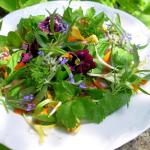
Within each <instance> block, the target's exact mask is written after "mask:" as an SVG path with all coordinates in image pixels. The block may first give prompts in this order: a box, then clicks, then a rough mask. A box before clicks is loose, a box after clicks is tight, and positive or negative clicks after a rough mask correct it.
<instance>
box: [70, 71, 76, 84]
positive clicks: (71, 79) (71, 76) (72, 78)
mask: <svg viewBox="0 0 150 150" xmlns="http://www.w3.org/2000/svg"><path fill="white" fill-rule="evenodd" d="M69 82H70V83H72V84H74V83H75V80H74V77H73V74H72V73H71V74H69Z"/></svg>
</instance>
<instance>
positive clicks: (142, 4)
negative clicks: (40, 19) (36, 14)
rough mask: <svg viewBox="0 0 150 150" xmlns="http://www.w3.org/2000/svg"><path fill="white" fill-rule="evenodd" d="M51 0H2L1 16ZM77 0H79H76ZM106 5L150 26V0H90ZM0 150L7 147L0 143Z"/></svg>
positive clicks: (0, 4)
mask: <svg viewBox="0 0 150 150" xmlns="http://www.w3.org/2000/svg"><path fill="white" fill-rule="evenodd" d="M47 1H51V0H0V18H2V17H3V16H5V15H7V14H8V13H10V12H12V11H14V10H17V9H20V8H25V7H27V6H31V5H34V4H37V3H41V2H47ZM76 1H77V0H76ZM90 1H95V2H99V3H102V4H104V5H107V6H110V7H114V8H117V9H121V10H124V11H126V12H128V13H130V14H132V15H133V16H135V17H137V18H138V19H139V20H141V21H142V22H143V23H144V24H145V25H146V26H147V27H149V28H150V0H90ZM0 150H7V148H6V147H5V146H3V145H1V144H0Z"/></svg>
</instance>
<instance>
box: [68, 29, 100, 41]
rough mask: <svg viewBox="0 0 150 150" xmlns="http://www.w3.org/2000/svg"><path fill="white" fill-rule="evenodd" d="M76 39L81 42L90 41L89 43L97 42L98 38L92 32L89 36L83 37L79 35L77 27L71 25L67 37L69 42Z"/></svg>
mask: <svg viewBox="0 0 150 150" xmlns="http://www.w3.org/2000/svg"><path fill="white" fill-rule="evenodd" d="M78 40H79V41H82V42H85V43H91V44H96V43H98V38H97V36H96V35H94V34H92V35H90V36H89V37H87V38H85V37H83V36H82V35H81V33H80V31H79V29H78V27H76V26H73V27H72V30H71V33H70V36H69V37H68V41H69V42H74V41H78Z"/></svg>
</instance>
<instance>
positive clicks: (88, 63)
mask: <svg viewBox="0 0 150 150" xmlns="http://www.w3.org/2000/svg"><path fill="white" fill-rule="evenodd" d="M69 67H70V69H71V70H72V71H74V72H76V73H83V74H86V73H87V72H88V71H89V70H91V69H94V68H96V63H95V62H94V61H93V57H92V56H91V55H90V54H89V51H88V50H87V49H84V50H79V51H76V52H75V54H74V56H73V59H72V60H71V61H70V62H69Z"/></svg>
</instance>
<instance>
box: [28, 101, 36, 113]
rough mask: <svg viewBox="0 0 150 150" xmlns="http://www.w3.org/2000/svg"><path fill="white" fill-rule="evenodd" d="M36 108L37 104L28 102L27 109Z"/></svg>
mask: <svg viewBox="0 0 150 150" xmlns="http://www.w3.org/2000/svg"><path fill="white" fill-rule="evenodd" d="M34 109H35V104H33V103H27V104H26V111H28V112H29V111H31V110H34Z"/></svg>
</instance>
